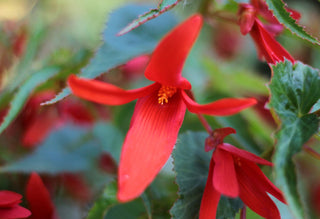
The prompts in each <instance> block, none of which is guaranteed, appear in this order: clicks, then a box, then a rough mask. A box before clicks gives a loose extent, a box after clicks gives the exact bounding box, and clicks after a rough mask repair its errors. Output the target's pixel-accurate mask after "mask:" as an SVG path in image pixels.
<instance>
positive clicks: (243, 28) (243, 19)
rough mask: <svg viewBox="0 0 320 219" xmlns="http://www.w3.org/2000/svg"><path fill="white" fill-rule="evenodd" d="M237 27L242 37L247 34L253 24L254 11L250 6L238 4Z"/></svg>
mask: <svg viewBox="0 0 320 219" xmlns="http://www.w3.org/2000/svg"><path fill="white" fill-rule="evenodd" d="M238 14H239V26H240V32H241V33H242V34H243V35H246V34H247V33H249V32H250V31H251V29H252V26H253V24H254V20H255V17H256V9H255V8H254V7H253V5H251V4H239V12H238Z"/></svg>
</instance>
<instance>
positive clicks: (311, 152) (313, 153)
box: [303, 145, 320, 160]
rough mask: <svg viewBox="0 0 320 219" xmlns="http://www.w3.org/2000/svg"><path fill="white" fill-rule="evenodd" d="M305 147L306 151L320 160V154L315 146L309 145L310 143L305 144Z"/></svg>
mask: <svg viewBox="0 0 320 219" xmlns="http://www.w3.org/2000/svg"><path fill="white" fill-rule="evenodd" d="M303 149H304V150H305V152H307V153H309V154H310V155H312V156H313V157H315V158H316V159H318V160H320V154H319V153H318V152H317V151H315V150H314V149H313V148H311V147H309V146H308V145H305V146H303Z"/></svg>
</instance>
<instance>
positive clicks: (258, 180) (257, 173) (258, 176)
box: [241, 160, 286, 203]
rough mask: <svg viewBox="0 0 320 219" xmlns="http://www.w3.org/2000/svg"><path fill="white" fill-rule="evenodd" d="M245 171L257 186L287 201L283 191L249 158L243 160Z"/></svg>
mask: <svg viewBox="0 0 320 219" xmlns="http://www.w3.org/2000/svg"><path fill="white" fill-rule="evenodd" d="M241 164H242V168H241V171H243V172H244V173H245V174H246V175H247V176H248V177H249V178H250V179H251V180H252V182H253V183H254V184H256V186H259V187H261V190H263V191H266V192H268V193H270V194H271V195H273V196H274V197H276V198H277V199H278V200H279V201H281V202H283V203H286V201H285V199H284V197H283V195H282V192H281V191H280V189H278V188H277V187H276V186H275V185H274V184H273V183H272V182H271V181H270V180H269V179H268V178H267V177H266V176H265V175H264V173H263V172H262V171H261V170H260V168H259V167H258V165H256V164H255V163H253V162H250V161H247V160H241Z"/></svg>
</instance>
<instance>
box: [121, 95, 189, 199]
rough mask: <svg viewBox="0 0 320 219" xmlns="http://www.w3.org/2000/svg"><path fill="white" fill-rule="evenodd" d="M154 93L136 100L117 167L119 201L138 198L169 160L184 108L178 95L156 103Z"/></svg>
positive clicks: (156, 99) (156, 98)
mask: <svg viewBox="0 0 320 219" xmlns="http://www.w3.org/2000/svg"><path fill="white" fill-rule="evenodd" d="M157 94H158V93H157V92H154V93H152V94H150V95H149V96H146V97H142V98H140V99H138V102H137V104H136V107H135V111H134V114H133V117H132V120H131V124H130V129H129V131H128V134H127V136H126V139H125V141H124V144H123V147H122V152H121V157H120V165H119V174H118V176H119V180H118V185H119V190H118V199H119V201H122V202H125V201H129V200H131V199H134V198H136V197H137V196H139V195H140V194H141V193H142V192H143V190H144V189H145V188H146V187H147V186H148V185H149V184H150V183H151V182H152V180H153V179H154V177H155V176H156V174H157V173H158V172H159V171H160V170H161V168H162V166H163V165H164V164H165V163H166V161H167V160H168V158H169V156H170V154H171V152H172V149H173V146H174V145H175V143H176V140H177V136H178V132H179V129H180V126H181V124H182V121H183V118H184V114H185V111H186V106H185V104H184V102H183V100H182V98H181V95H180V92H177V93H176V94H175V95H173V96H172V97H171V98H170V99H169V102H168V103H165V104H163V105H161V104H159V103H158V97H157Z"/></svg>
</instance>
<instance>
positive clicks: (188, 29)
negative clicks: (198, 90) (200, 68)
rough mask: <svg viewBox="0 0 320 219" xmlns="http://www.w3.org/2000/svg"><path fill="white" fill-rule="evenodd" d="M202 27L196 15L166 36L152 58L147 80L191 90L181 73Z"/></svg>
mask: <svg viewBox="0 0 320 219" xmlns="http://www.w3.org/2000/svg"><path fill="white" fill-rule="evenodd" d="M201 26H202V17H201V15H199V14H196V15H193V16H192V17H190V18H189V19H187V20H186V21H184V22H183V23H182V24H180V25H179V26H177V27H176V28H174V29H173V30H172V31H171V32H170V33H169V34H168V35H166V36H165V37H164V38H163V39H162V40H161V41H160V43H159V45H158V46H157V47H156V49H155V50H154V52H153V54H152V56H151V59H150V62H149V65H148V66H147V68H146V71H145V76H146V78H148V79H149V80H151V81H156V82H158V83H160V84H163V85H169V86H175V87H179V88H182V89H190V88H191V85H190V83H189V82H188V81H186V80H185V79H184V78H183V77H182V76H181V71H182V68H183V64H184V62H185V60H186V58H187V56H188V53H189V51H190V49H191V47H192V45H193V43H194V42H195V40H196V39H197V36H198V34H199V32H200V29H201Z"/></svg>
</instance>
